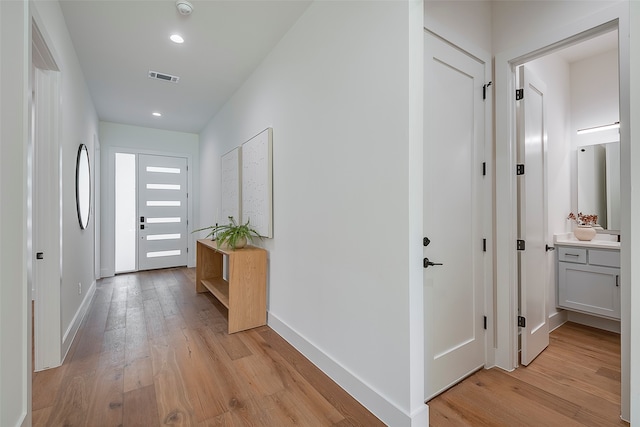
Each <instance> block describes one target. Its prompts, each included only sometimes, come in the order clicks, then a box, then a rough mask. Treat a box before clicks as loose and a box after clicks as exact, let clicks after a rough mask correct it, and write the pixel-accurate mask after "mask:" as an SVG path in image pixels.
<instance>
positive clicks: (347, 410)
mask: <svg viewBox="0 0 640 427" xmlns="http://www.w3.org/2000/svg"><path fill="white" fill-rule="evenodd" d="M226 331H227V320H226V309H225V308H224V307H223V306H222V305H221V304H220V303H218V302H217V301H216V300H215V299H214V298H213V297H212V296H211V295H209V294H196V292H195V271H194V270H193V269H185V268H179V269H167V270H156V271H150V272H142V273H137V274H127V275H118V276H116V277H113V278H109V279H103V280H100V281H99V283H98V285H97V290H96V296H95V298H94V301H93V303H92V306H91V309H90V311H89V312H88V314H87V317H86V318H85V320H84V322H83V324H82V326H81V329H80V331H79V332H78V335H77V336H76V339H75V341H74V344H73V346H72V348H71V350H70V352H69V355H68V356H67V358H66V361H65V363H64V364H63V365H62V366H61V367H59V368H56V369H51V370H47V371H43V372H39V373H35V374H34V376H33V425H34V426H96V427H99V426H120V425H122V426H125V427H126V426H144V427H147V426H160V425H179V426H269V427H272V426H292V425H299V426H313V427H315V426H344V427H346V426H366V427H369V426H382V425H384V424H383V423H382V422H380V421H379V420H378V419H377V418H376V417H374V416H373V415H372V414H371V413H370V412H369V411H367V410H366V409H365V408H364V407H363V406H362V405H360V404H359V403H358V402H357V401H355V400H354V399H353V398H352V397H351V396H349V395H348V394H347V393H346V392H345V391H344V390H342V389H341V388H340V387H339V386H337V385H336V384H335V383H334V382H333V381H331V380H330V379H329V378H328V377H327V376H326V375H324V374H323V373H322V372H321V371H320V370H319V369H318V368H316V367H315V366H314V365H313V364H311V363H310V362H309V361H308V360H307V359H305V358H304V357H303V356H302V355H301V354H300V353H298V352H297V351H296V350H295V349H294V348H293V347H291V346H290V345H289V344H288V343H287V342H286V341H284V340H283V339H282V338H281V337H280V336H279V335H277V334H276V333H275V332H273V331H272V330H271V329H270V328H269V327H266V326H263V327H260V328H256V329H252V330H249V331H245V332H239V333H236V334H232V335H228V334H227V332H226Z"/></svg>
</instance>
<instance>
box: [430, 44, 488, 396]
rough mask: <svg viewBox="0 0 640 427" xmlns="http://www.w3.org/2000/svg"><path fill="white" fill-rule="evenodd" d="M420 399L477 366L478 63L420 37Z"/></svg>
mask: <svg viewBox="0 0 640 427" xmlns="http://www.w3.org/2000/svg"><path fill="white" fill-rule="evenodd" d="M424 49H425V55H424V57H425V64H424V65H425V66H424V99H425V109H424V115H425V116H424V123H425V128H424V224H423V227H424V232H425V236H426V238H427V239H428V240H429V242H427V241H426V240H425V242H424V243H428V245H426V247H425V248H424V256H425V260H426V258H428V259H429V261H431V262H434V263H442V265H430V266H428V267H427V268H425V270H424V305H425V334H427V336H426V337H425V399H426V400H428V399H430V398H431V397H433V396H435V395H437V394H438V393H440V392H442V391H443V390H445V389H446V388H448V387H450V386H452V385H453V384H455V383H456V382H458V381H459V380H460V379H462V378H464V377H465V376H467V375H469V374H470V373H472V372H474V371H475V370H477V369H479V368H481V367H482V366H484V363H485V351H484V345H485V344H484V335H485V334H484V304H483V298H484V259H483V258H484V254H483V249H482V247H483V246H482V241H483V240H482V239H483V238H484V237H486V236H483V230H482V224H483V214H484V210H485V208H484V206H483V200H484V197H483V194H482V189H483V179H484V178H483V173H482V161H483V157H484V108H485V107H484V101H483V98H482V93H483V86H484V83H485V77H484V69H485V67H484V64H483V63H481V62H480V61H478V60H477V59H476V58H474V57H472V56H470V55H468V54H466V53H465V52H463V51H462V50H460V49H458V48H456V47H454V46H452V45H450V44H449V43H447V42H445V41H443V40H442V39H440V38H438V37H437V36H435V35H433V34H430V33H428V32H427V33H426V35H425V47H424Z"/></svg>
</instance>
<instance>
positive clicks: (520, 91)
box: [516, 89, 524, 101]
mask: <svg viewBox="0 0 640 427" xmlns="http://www.w3.org/2000/svg"><path fill="white" fill-rule="evenodd" d="M522 98H524V89H516V101H520V100H521V99H522Z"/></svg>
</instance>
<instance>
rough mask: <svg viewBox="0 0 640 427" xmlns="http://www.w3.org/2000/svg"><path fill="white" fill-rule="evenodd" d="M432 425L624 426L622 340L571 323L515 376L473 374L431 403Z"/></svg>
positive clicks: (487, 372) (554, 334)
mask: <svg viewBox="0 0 640 427" xmlns="http://www.w3.org/2000/svg"><path fill="white" fill-rule="evenodd" d="M429 415H430V425H431V426H434V427H440V426H473V427H477V426H509V427H511V426H534V427H541V426H544V427H550V426H559V427H560V426H562V427H565V426H594V427H604V426H628V425H629V424H628V423H626V422H624V421H622V420H621V419H620V336H619V335H617V334H614V333H610V332H605V331H601V330H598V329H594V328H589V327H587V326H581V325H577V324H575V323H565V324H564V325H562V326H561V327H560V328H558V329H556V330H555V331H553V332H552V333H551V334H550V344H549V347H548V348H547V349H546V350H545V351H543V352H542V354H540V355H539V356H538V357H537V358H536V359H535V360H534V361H533V362H532V363H531V364H530V365H529V366H527V367H520V368H518V369H516V370H514V371H513V372H505V371H503V370H501V369H495V368H494V369H489V370H481V371H478V372H476V373H475V374H474V375H472V376H470V377H469V378H467V379H465V380H464V381H463V382H461V383H460V384H458V385H456V386H455V387H453V388H451V389H450V390H448V391H446V392H444V393H443V394H441V395H440V396H438V397H436V398H434V399H433V400H431V401H430V402H429Z"/></svg>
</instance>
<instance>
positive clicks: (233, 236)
mask: <svg viewBox="0 0 640 427" xmlns="http://www.w3.org/2000/svg"><path fill="white" fill-rule="evenodd" d="M204 230H209V234H207V235H206V236H205V238H206V237H212V240H215V241H216V243H217V246H218V247H219V248H220V247H228V248H231V249H242V248H244V247H245V246H246V245H247V242H249V241H253V239H254V238H258V239H262V236H260V234H259V233H258V232H257V231H256V230H254V229H253V228H251V226H250V225H249V220H247V222H246V223H245V224H238V223H237V222H236V220H235V219H234V218H233V217H232V216H230V217H229V224H224V225H218V224H216V225H210V226H209V227H204V228H199V229H197V230H193V231H192V233H195V232H198V231H204Z"/></svg>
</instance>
